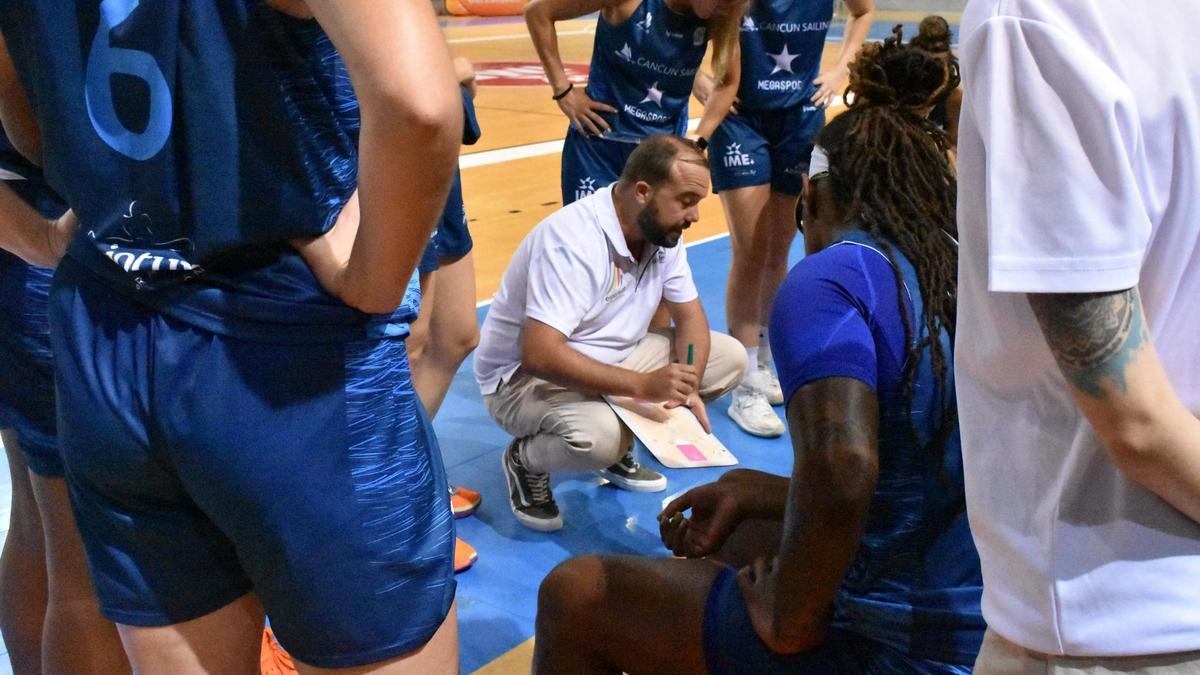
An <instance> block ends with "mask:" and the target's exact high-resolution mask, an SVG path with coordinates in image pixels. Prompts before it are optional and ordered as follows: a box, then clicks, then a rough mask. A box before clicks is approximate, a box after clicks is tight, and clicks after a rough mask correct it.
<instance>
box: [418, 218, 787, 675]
mask: <svg viewBox="0 0 1200 675" xmlns="http://www.w3.org/2000/svg"><path fill="white" fill-rule="evenodd" d="M802 252H803V246H802V243H801V240H800V238H799V237H797V239H796V244H795V245H794V246H793V249H792V254H793V258H794V259H793V263H794V262H795V260H797V259H799V258H800V257H802ZM688 259H689V262H690V263H691V266H692V271H693V274H694V276H695V278H696V285H697V287H698V288H699V291H700V297H701V301H702V303H703V305H704V309H705V312H706V313H707V314H708V319H709V323H710V325H711V327H712V328H713V330H718V331H724V330H725V281H726V279H727V277H728V270H729V263H730V244H729V239H728V238H722V239H717V240H715V241H711V242H706V243H702V244H698V245H697V246H694V247H692V248H690V249H689V250H688ZM485 311H486V309H481V310H480V312H479V318H480V320H481V321H482V319H483V315H484V312H485ZM728 406H729V397H728V396H726V397H725V398H723V399H720V400H718V401H715V402H713V403H711V404H709V418H710V420H711V421H712V424H713V431H714V432H715V433H716V435H717V436H718V437H719V438H721V440H722V441H723V442H724V443H725V444H726V446H728V447H729V449H730V450H732V451H733V453H734V455H735V456H736V457H737V458H738V460H739V461H740V466H744V467H752V468H756V469H762V470H764V471H771V472H775V473H780V474H787V473H790V471H791V466H792V452H791V445H790V443H789V441H788V440H787V436H786V435H785V436H784V437H782V438H777V439H771V440H765V439H759V438H755V437H753V436H750V435H748V434H746V433H745V432H743V431H742V430H741V429H739V428H738V427H737V426H736V425H734V423H733V421H732V420H730V419H729V416H728V414H727V413H726V408H728ZM776 411H778V412H779V413H780V417H783V416H784V415H783V408H782V407H780V408H776ZM434 428H435V430H436V431H437V435H438V440H439V442H440V443H441V447H442V454H443V456H444V457H445V460H446V467H447V470H448V472H449V475H450V479H451V482H452V483H454V484H460V485H465V486H468V487H470V488H472V489H475V490H478V491H480V492H481V493H482V494H483V504H482V506H481V507H480V509H479V511H478V512H477V513H476V515H474V516H472V517H470V518H466V519H463V520H459V521H458V533H459V536H461V537H462V538H463V539H465V540H466V541H468V542H470V543H471V544H472V545H473V546H474V547H475V548H476V549H477V550H478V551H479V561H478V562H477V563H476V564H475V566H474V567H473V568H471V569H470V570H468V571H467V572H464V573H463V574H460V575H458V583H459V586H458V620H459V636H460V640H461V642H462V660H463V661H462V665H463V669H464V671H465V672H470V671H473V670H475V669H477V668H479V667H481V666H483V665H485V664H487V663H488V662H490V661H491V660H493V659H495V658H496V657H497V656H500V655H501V654H503V653H504V652H506V651H508V650H509V649H511V648H513V647H515V646H516V645H518V644H520V643H521V642H524V641H525V640H527V639H528V638H530V637H531V636H532V635H533V620H534V615H535V613H536V609H537V589H538V584H539V583H540V582H541V580H542V578H543V577H545V575H546V574H547V573H548V572H549V571H550V570H551V568H553V567H554V566H555V565H556V564H558V563H559V562H561V561H563V560H566V559H567V558H568V557H571V556H573V555H578V554H582V553H633V554H641V555H654V556H665V555H667V550H666V549H665V548H663V546H662V544H661V542H660V541H659V538H658V522H657V520H656V516H657V515H658V513H659V511H660V510H661V509H662V506H663V504H664V503H665V501H664V500H667V499H671V498H673V497H674V496H676V495H678V494H680V493H681V492H683V491H685V490H687V489H689V488H691V487H693V486H696V485H699V484H701V483H707V482H710V481H713V480H716V479H717V477H719V476H720V475H721V473H722V472H724V471H725V470H726V469H725V468H712V469H666V468H664V467H663V466H662V465H660V464H659V463H658V462H657V461H656V460H655V459H654V458H653V456H651V455H650V454H649V453H648V452H647V451H645V450H644V449H642V450H639V453H640V454H639V460H640V461H641V462H643V463H644V464H646V465H647V466H650V467H653V468H655V469H657V470H660V471H662V472H663V473H664V474H666V476H667V480H668V484H667V489H666V491H665V492H660V493H653V494H645V493H633V492H626V491H624V490H619V489H617V488H614V487H613V486H611V485H608V484H607V483H605V482H604V481H602V480H601V479H599V478H597V477H593V476H578V477H574V478H566V479H564V480H556V482H555V484H554V496H555V499H556V500H557V501H558V504H559V507H560V508H561V509H562V510H563V518H564V521H565V527H564V528H563V529H562V530H561V531H559V532H555V533H541V532H534V531H532V530H529V529H526V528H525V527H523V526H521V525H520V524H518V523H517V521H516V519H515V518H514V517H513V515H512V513H511V512H510V511H509V507H508V501H507V500H508V497H507V487H506V486H505V482H504V476H503V474H502V473H501V470H500V452H501V450H502V449H503V448H504V447H505V446H506V445H507V444H508V443H509V441H510V440H511V438H510V437H509V436H507V435H506V434H505V433H504V431H503V430H501V429H500V428H499V427H498V426H497V425H496V424H495V423H494V422H493V421H492V420H491V418H489V417H488V416H487V413H486V411H485V410H484V409H483V402H482V399H481V397H480V394H479V389H478V387H477V386H476V385H475V380H474V378H473V377H472V375H471V361H470V360H469V359H468V361H467V362H466V363H465V364H463V366H462V368H461V369H460V370H459V373H458V375H457V376H456V377H455V378H454V383H453V385H452V386H451V389H450V393H449V394H448V395H447V397H446V402H445V403H444V404H443V405H442V409H441V411H440V412H439V414H438V417H437V420H436V421H435V422H434Z"/></svg>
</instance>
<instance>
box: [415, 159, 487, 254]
mask: <svg viewBox="0 0 1200 675" xmlns="http://www.w3.org/2000/svg"><path fill="white" fill-rule="evenodd" d="M472 246H474V242H473V241H472V240H471V232H470V231H469V230H468V229H467V210H466V206H465V205H464V204H463V193H462V174H461V173H459V171H458V169H455V170H454V181H453V182H451V183H450V195H449V196H448V197H447V198H446V208H445V209H443V210H442V217H441V219H440V220H439V221H438V226H437V229H436V230H434V231H433V235H432V236H431V237H430V238H429V243H428V244H426V245H425V251H424V252H423V253H422V254H421V261H420V262H419V263H418V264H417V271H418V272H420V273H421V274H428V273H429V272H434V271H436V270H437V268H438V267H439V266H440V265H441V263H442V261H447V260H455V259H458V258H461V257H463V256H464V255H466V254H468V253H470V252H471V247H472Z"/></svg>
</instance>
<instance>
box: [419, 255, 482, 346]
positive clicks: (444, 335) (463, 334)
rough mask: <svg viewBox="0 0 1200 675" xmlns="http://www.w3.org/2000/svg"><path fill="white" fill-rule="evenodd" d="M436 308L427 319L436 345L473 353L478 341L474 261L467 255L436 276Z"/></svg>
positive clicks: (441, 270)
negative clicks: (463, 349)
mask: <svg viewBox="0 0 1200 675" xmlns="http://www.w3.org/2000/svg"><path fill="white" fill-rule="evenodd" d="M437 278H438V281H437V290H436V292H435V293H434V297H435V298H436V299H435V302H436V303H437V306H436V308H435V311H434V315H433V317H431V327H430V331H431V334H432V335H433V336H434V339H435V340H437V342H438V344H445V345H447V346H454V345H457V346H458V347H460V348H466V349H468V350H469V349H473V348H474V347H475V344H476V343H477V342H478V341H479V326H478V324H477V323H476V317H475V259H474V255H473V254H472V253H471V252H470V251H468V252H467V253H466V254H465V255H463V256H462V257H460V258H457V259H455V260H453V261H452V262H443V264H442V266H441V267H440V268H438V272H437Z"/></svg>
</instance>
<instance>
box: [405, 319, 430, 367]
mask: <svg viewBox="0 0 1200 675" xmlns="http://www.w3.org/2000/svg"><path fill="white" fill-rule="evenodd" d="M404 342H405V347H406V348H407V349H408V360H409V361H416V360H418V359H420V358H421V357H422V356H424V355H425V349H426V347H428V346H429V330H428V326H426V325H419V324H417V323H414V324H412V326H410V328H409V333H408V338H407V339H406V340H405V341H404Z"/></svg>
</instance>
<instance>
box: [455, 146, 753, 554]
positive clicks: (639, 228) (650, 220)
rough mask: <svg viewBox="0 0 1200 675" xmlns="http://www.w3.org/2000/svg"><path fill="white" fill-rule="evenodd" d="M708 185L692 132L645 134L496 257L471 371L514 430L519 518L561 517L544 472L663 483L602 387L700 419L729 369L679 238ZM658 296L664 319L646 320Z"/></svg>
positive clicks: (738, 371)
mask: <svg viewBox="0 0 1200 675" xmlns="http://www.w3.org/2000/svg"><path fill="white" fill-rule="evenodd" d="M708 185H709V174H708V166H707V163H706V161H705V159H704V157H703V155H702V154H701V152H700V149H699V148H698V147H696V146H695V145H694V144H693V143H691V142H690V141H686V140H683V139H680V138H676V137H673V136H651V137H649V138H646V139H645V140H643V141H642V142H641V143H640V144H639V146H638V148H637V149H636V150H635V151H634V152H633V154H632V155H630V157H629V160H628V162H627V163H626V165H625V169H624V172H623V173H622V174H621V178H620V179H619V180H618V181H617V182H616V183H614V184H612V185H611V186H609V187H605V188H601V189H599V190H597V191H596V192H595V193H594V194H592V195H591V196H589V197H587V198H585V199H581V200H579V201H577V202H574V203H572V204H571V205H569V206H567V207H565V208H563V209H561V210H559V211H557V212H556V213H554V214H553V215H551V216H550V217H548V218H546V219H545V220H544V221H542V222H541V223H539V224H538V226H537V227H536V228H534V230H533V231H532V232H530V233H529V235H528V236H527V237H525V240H524V241H523V242H521V245H520V247H519V248H518V249H517V252H516V254H514V256H513V259H512V261H511V262H510V263H509V266H508V269H507V270H505V272H504V278H503V280H502V281H501V282H500V289H499V290H498V291H497V292H496V295H495V298H494V299H493V301H492V306H491V308H490V309H489V310H488V315H487V319H486V320H485V321H484V324H483V330H482V333H481V339H480V343H479V348H478V350H477V351H476V353H475V377H476V379H477V380H478V382H479V386H480V389H481V391H482V392H483V400H484V404H485V405H486V406H487V409H488V412H489V413H491V415H492V417H493V418H494V419H495V420H496V421H497V422H498V423H499V424H500V426H502V427H504V429H505V430H506V431H508V432H509V433H510V434H512V435H513V436H514V440H513V442H512V443H511V444H510V445H509V446H508V448H507V449H506V450H505V452H504V457H503V470H504V474H505V478H506V479H507V481H508V487H509V496H510V502H511V506H512V511H513V514H514V515H515V516H516V517H517V520H519V521H520V522H521V523H522V524H523V525H525V526H527V527H529V528H532V529H535V530H542V531H546V532H550V531H554V530H558V529H561V528H562V524H563V521H562V515H561V513H560V512H559V509H558V505H557V504H555V502H554V495H553V494H552V493H551V490H550V474H551V473H557V472H587V471H596V472H599V473H600V474H601V475H602V476H604V477H605V478H607V479H608V480H609V481H610V482H612V483H613V484H615V485H617V486H619V487H622V488H625V489H627V490H635V491H645V492H655V491H659V490H663V489H665V488H666V479H665V478H664V477H663V476H662V475H661V474H659V473H657V472H655V471H652V470H650V469H647V468H645V467H642V466H640V465H639V464H638V463H637V461H636V460H635V459H634V457H633V453H632V452H631V450H632V447H633V436H632V434H631V433H630V431H629V429H628V428H626V427H625V426H624V425H623V424H622V423H621V422H620V420H619V419H618V418H617V416H616V414H615V413H614V412H613V411H612V409H611V408H610V407H609V405H608V403H606V402H605V401H604V399H603V398H602V396H604V395H612V396H624V397H631V398H634V399H642V400H648V401H662V402H665V404H666V405H667V406H668V407H675V406H681V405H682V406H687V407H688V408H690V409H691V411H692V412H693V413H695V415H696V417H697V418H698V419H699V420H700V423H701V424H702V425H703V426H704V428H705V429H706V430H711V427H710V425H709V421H708V413H707V412H706V410H705V405H704V404H705V401H710V400H712V399H715V398H718V397H720V396H721V395H722V394H724V393H726V392H727V391H729V390H730V389H731V388H732V387H733V386H735V385H736V384H737V383H738V382H739V381H740V379H741V376H742V371H743V370H744V369H745V367H746V353H745V349H744V348H743V347H742V346H741V345H740V344H739V343H738V342H737V341H736V340H734V339H732V338H730V337H729V336H727V335H722V334H720V333H713V332H710V331H709V329H708V319H707V318H706V317H705V315H704V310H703V309H702V308H701V306H700V300H699V297H698V296H697V293H696V286H695V284H694V283H693V281H692V272H691V269H690V268H689V267H688V263H687V254H686V253H685V251H684V248H683V247H682V246H680V245H679V243H680V239H681V237H682V236H683V231H684V230H686V229H687V228H688V227H690V226H691V224H692V223H694V222H696V221H697V220H698V219H699V203H700V200H701V199H703V198H704V197H705V195H707V194H708ZM660 303H665V304H666V306H667V309H668V311H669V312H670V315H671V319H672V321H673V323H674V328H673V329H666V330H650V320H651V317H652V316H653V315H654V312H655V310H656V309H657V308H658V306H659V304H660Z"/></svg>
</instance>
